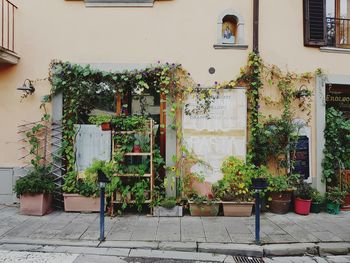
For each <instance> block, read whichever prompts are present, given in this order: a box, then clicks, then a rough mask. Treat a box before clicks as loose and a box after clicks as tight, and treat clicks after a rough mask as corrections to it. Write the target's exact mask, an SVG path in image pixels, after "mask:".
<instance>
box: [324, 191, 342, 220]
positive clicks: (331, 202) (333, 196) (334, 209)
mask: <svg viewBox="0 0 350 263" xmlns="http://www.w3.org/2000/svg"><path fill="white" fill-rule="evenodd" d="M345 195H346V192H345V191H342V190H341V188H340V187H329V188H328V189H327V192H326V201H327V212H328V213H329V214H333V215H337V214H339V212H340V206H341V205H342V203H343V200H344V197H345Z"/></svg>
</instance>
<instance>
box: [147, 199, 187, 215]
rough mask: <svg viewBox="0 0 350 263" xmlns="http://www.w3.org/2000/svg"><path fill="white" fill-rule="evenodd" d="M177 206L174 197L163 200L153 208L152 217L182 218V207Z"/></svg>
mask: <svg viewBox="0 0 350 263" xmlns="http://www.w3.org/2000/svg"><path fill="white" fill-rule="evenodd" d="M177 204H178V202H177V200H176V198H175V197H167V198H163V199H162V200H160V201H159V203H158V205H157V206H155V207H154V211H153V215H154V216H159V217H163V216H164V217H171V216H182V215H183V212H182V206H181V205H177Z"/></svg>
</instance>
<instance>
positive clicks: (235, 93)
mask: <svg viewBox="0 0 350 263" xmlns="http://www.w3.org/2000/svg"><path fill="white" fill-rule="evenodd" d="M187 103H189V104H190V105H194V104H195V99H194V98H189V99H188V102H187ZM183 115H184V118H183V131H184V141H185V144H186V147H187V148H188V149H189V150H192V151H193V152H194V153H195V154H196V155H197V156H198V157H199V158H200V159H201V160H203V161H205V162H206V163H208V164H209V165H210V167H211V169H207V168H203V166H200V165H195V166H194V167H193V168H192V171H193V172H199V173H202V174H203V175H204V176H205V179H206V181H208V182H211V183H213V182H216V181H217V180H219V179H220V178H221V177H222V174H221V172H220V168H221V165H222V162H223V160H224V159H225V158H227V157H228V156H231V155H233V156H236V157H237V158H240V159H242V160H245V158H246V130H247V97H246V90H245V89H244V88H235V89H230V90H222V91H220V93H219V97H218V98H217V99H216V100H215V101H214V102H213V103H212V105H211V108H210V113H209V115H210V118H209V119H208V118H207V117H206V116H205V115H202V114H193V115H186V114H183Z"/></svg>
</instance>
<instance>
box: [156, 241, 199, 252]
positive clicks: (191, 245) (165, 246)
mask: <svg viewBox="0 0 350 263" xmlns="http://www.w3.org/2000/svg"><path fill="white" fill-rule="evenodd" d="M158 249H160V250H172V251H185V252H196V251H197V243H196V242H170V241H169V242H160V243H159V246H158Z"/></svg>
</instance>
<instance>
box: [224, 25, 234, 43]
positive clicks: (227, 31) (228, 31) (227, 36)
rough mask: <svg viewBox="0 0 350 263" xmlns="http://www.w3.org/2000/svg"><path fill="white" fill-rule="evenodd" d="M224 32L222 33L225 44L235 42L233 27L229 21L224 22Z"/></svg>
mask: <svg viewBox="0 0 350 263" xmlns="http://www.w3.org/2000/svg"><path fill="white" fill-rule="evenodd" d="M223 28H224V30H223V33H222V43H225V44H234V43H235V36H234V34H233V30H232V27H231V25H230V24H229V23H224V25H223Z"/></svg>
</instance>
